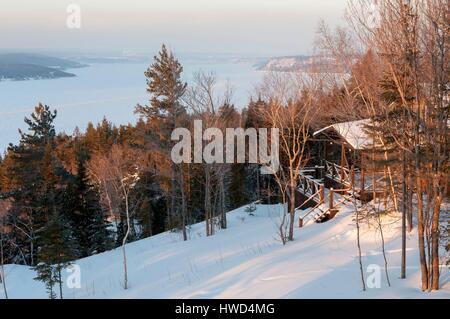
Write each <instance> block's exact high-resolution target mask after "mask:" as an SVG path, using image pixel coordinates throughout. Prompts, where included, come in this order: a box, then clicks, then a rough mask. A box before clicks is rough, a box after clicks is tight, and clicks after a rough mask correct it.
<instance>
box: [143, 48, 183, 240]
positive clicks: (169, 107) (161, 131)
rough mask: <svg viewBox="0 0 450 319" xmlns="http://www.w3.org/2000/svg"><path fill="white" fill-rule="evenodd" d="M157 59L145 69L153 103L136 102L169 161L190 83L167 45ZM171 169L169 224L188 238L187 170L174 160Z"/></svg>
mask: <svg viewBox="0 0 450 319" xmlns="http://www.w3.org/2000/svg"><path fill="white" fill-rule="evenodd" d="M154 59H155V62H154V63H153V64H152V65H151V66H150V68H149V69H148V70H147V71H146V72H145V76H146V77H147V85H148V87H147V92H148V93H150V94H151V95H152V98H151V100H150V105H145V106H142V105H137V107H136V112H137V113H139V114H140V115H141V116H143V117H146V119H147V122H148V124H149V126H150V128H151V131H153V132H156V138H155V139H153V140H152V144H153V147H154V148H155V149H157V150H159V151H161V152H162V153H163V154H165V156H166V157H167V159H168V160H170V159H169V157H170V152H171V149H172V147H173V146H174V142H173V141H172V140H171V134H172V132H173V130H174V129H175V128H176V127H178V126H179V125H180V124H181V121H182V120H183V119H184V117H185V114H186V110H185V108H184V106H183V105H182V103H181V97H182V96H183V95H184V93H185V91H186V87H187V84H186V83H185V82H183V81H182V79H181V73H182V72H183V67H182V66H181V64H180V62H179V61H178V60H177V59H176V58H175V56H174V55H173V54H172V53H171V52H170V51H169V50H167V48H166V46H165V45H163V46H162V48H161V51H160V52H159V55H158V56H155V57H154ZM169 171H170V173H169V174H170V187H169V192H170V196H167V197H166V198H167V199H168V201H169V202H168V203H167V207H168V208H169V215H168V217H169V218H168V222H169V224H170V225H169V227H172V228H177V227H180V228H182V230H183V236H184V239H185V240H186V239H187V235H186V227H185V226H186V225H185V223H186V216H185V215H186V211H187V202H186V200H185V198H184V196H183V194H184V192H182V189H183V188H184V185H185V184H186V183H184V173H183V169H182V167H181V166H180V165H176V164H175V163H173V162H172V163H171V166H170V170H169ZM166 178H167V177H166ZM180 212H181V216H180V214H179V213H180Z"/></svg>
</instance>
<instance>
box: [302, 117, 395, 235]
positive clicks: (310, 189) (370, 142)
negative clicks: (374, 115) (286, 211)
mask: <svg viewBox="0 0 450 319" xmlns="http://www.w3.org/2000/svg"><path fill="white" fill-rule="evenodd" d="M368 124H370V120H360V121H353V122H345V123H337V124H333V125H330V126H327V127H324V128H322V129H320V130H317V131H316V132H314V134H313V136H312V138H311V140H310V142H309V143H310V147H309V149H310V150H311V153H312V159H311V161H310V165H309V167H306V168H304V169H303V170H302V171H301V174H300V180H299V187H298V195H299V196H297V197H298V198H299V201H298V205H299V206H298V208H297V209H298V210H302V211H305V212H304V213H303V215H302V214H301V216H302V217H301V218H300V222H299V223H300V226H302V225H303V223H304V222H305V221H306V220H307V219H305V218H308V217H309V218H310V219H312V218H313V219H314V220H315V221H316V222H323V221H326V220H328V219H331V218H333V217H334V215H335V214H336V212H337V208H338V206H339V205H341V204H343V203H345V202H348V201H350V200H351V198H356V199H357V200H360V201H361V202H368V201H371V200H372V199H374V198H375V197H377V198H381V197H384V198H386V197H387V194H386V193H385V192H386V189H387V187H386V182H387V180H388V179H387V178H386V171H385V170H384V169H379V168H377V167H375V165H374V164H373V163H374V159H376V158H377V157H379V156H380V155H379V154H376V153H375V152H374V151H373V150H374V147H373V146H374V143H375V142H374V139H373V138H372V137H371V136H370V134H368V130H367V125H368ZM311 215H312V216H311Z"/></svg>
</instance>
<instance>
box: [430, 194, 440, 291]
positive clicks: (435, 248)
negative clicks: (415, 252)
mask: <svg viewBox="0 0 450 319" xmlns="http://www.w3.org/2000/svg"><path fill="white" fill-rule="evenodd" d="M441 202H442V196H441V193H440V189H439V186H437V187H436V199H435V202H434V211H433V219H432V225H431V241H432V245H431V247H432V248H431V259H432V268H431V289H433V290H439V272H440V269H439V237H440V233H439V218H440V210H441Z"/></svg>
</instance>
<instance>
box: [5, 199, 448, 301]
mask: <svg viewBox="0 0 450 319" xmlns="http://www.w3.org/2000/svg"><path fill="white" fill-rule="evenodd" d="M281 210H282V206H281V205H275V206H263V205H259V206H257V210H256V211H255V212H254V216H250V215H249V214H248V213H246V212H245V207H243V208H240V209H237V210H235V211H232V212H230V213H228V223H229V227H228V229H226V230H221V231H218V232H217V233H216V234H215V235H214V236H212V237H205V235H204V224H203V223H200V224H196V225H194V226H192V228H191V230H190V235H191V239H190V240H189V241H187V242H183V241H182V240H181V234H179V233H171V232H166V233H163V234H160V235H157V236H154V237H152V238H148V239H144V240H140V241H137V242H134V243H132V244H128V245H127V255H128V269H129V289H128V290H124V289H123V264H122V252H121V250H120V249H116V250H113V251H109V252H105V253H102V254H99V255H96V256H92V257H89V258H85V259H82V260H78V261H77V263H76V264H77V265H79V266H80V269H81V287H80V288H72V289H70V288H68V287H67V285H66V283H65V285H64V298H244V299H245V298H450V280H449V277H450V270H449V269H448V268H447V267H445V266H443V267H442V274H441V281H442V290H441V291H439V292H433V293H423V292H422V291H421V290H420V289H419V284H420V270H419V268H418V265H419V260H418V259H419V257H418V251H417V248H416V247H417V236H416V233H415V232H414V233H412V234H409V235H408V242H407V247H408V250H407V262H408V269H407V279H405V280H401V279H399V277H400V267H399V266H400V254H401V249H400V248H401V245H400V236H399V234H400V222H399V220H397V219H395V220H394V219H392V218H391V219H389V220H387V219H386V220H384V223H385V226H384V235H385V240H386V251H387V258H388V262H389V275H390V279H391V284H392V287H388V285H387V281H386V279H385V273H384V259H383V254H382V250H381V240H380V234H379V232H378V231H377V230H376V229H375V228H374V227H368V225H362V229H361V232H362V233H361V237H362V242H361V245H362V252H363V265H364V271H365V279H366V280H367V281H368V284H369V287H371V288H370V289H369V288H368V289H367V291H365V292H363V291H362V285H361V275H360V272H359V262H358V257H357V256H358V254H357V252H358V251H357V246H356V227H355V223H354V220H353V217H354V215H353V213H352V211H351V209H350V208H347V209H344V211H341V212H340V213H339V214H338V215H337V216H336V218H335V219H334V220H332V221H329V222H327V223H323V224H309V225H307V226H306V227H304V228H302V229H299V228H296V230H295V241H294V242H290V243H288V244H287V245H286V246H283V245H282V244H281V242H280V241H279V240H278V236H277V223H278V222H279V214H280V211H281ZM393 221H395V222H393ZM373 265H378V266H379V268H378V267H377V266H373ZM377 269H378V270H379V272H378V273H377ZM374 270H375V272H374ZM5 272H6V284H7V288H8V293H9V296H10V298H47V293H46V291H45V288H44V285H43V284H42V283H41V282H39V281H36V280H33V278H34V277H35V273H34V271H32V270H30V269H29V268H28V267H25V266H18V265H7V266H6V267H5ZM377 274H378V275H379V276H378V277H377ZM66 276H67V275H66ZM377 278H379V279H380V280H379V288H377V287H376V286H377ZM55 288H56V292H57V293H58V288H57V287H55ZM0 298H4V295H3V290H2V289H1V288H0Z"/></svg>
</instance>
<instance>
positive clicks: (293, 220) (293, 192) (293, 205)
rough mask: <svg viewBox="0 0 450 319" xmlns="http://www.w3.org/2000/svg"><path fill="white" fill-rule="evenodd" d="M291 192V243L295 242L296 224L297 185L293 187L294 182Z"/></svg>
mask: <svg viewBox="0 0 450 319" xmlns="http://www.w3.org/2000/svg"><path fill="white" fill-rule="evenodd" d="M289 192H290V196H289V200H290V205H289V206H290V207H289V211H290V212H289V215H290V220H289V241H293V240H294V224H295V208H296V207H295V185H293V184H292V182H291V187H290V189H289Z"/></svg>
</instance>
